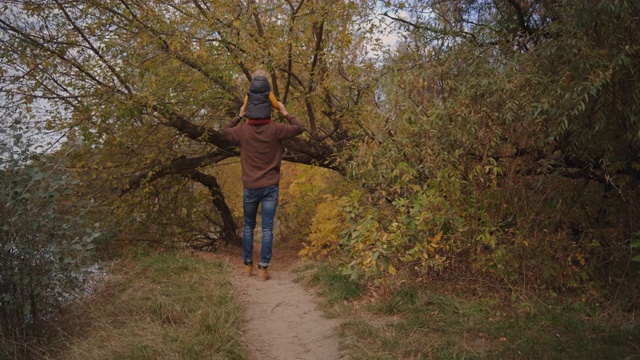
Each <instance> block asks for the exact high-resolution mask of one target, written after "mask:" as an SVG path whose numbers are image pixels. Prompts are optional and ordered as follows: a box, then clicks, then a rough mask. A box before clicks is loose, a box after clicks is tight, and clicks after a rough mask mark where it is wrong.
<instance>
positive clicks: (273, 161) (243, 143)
mask: <svg viewBox="0 0 640 360" xmlns="http://www.w3.org/2000/svg"><path fill="white" fill-rule="evenodd" d="M286 118H287V121H288V122H289V124H283V123H276V122H269V123H267V124H264V125H249V124H247V123H246V122H243V123H240V124H238V123H239V122H240V119H241V118H240V117H236V118H235V119H233V120H231V121H229V123H227V126H225V128H224V129H223V130H222V136H223V137H224V138H225V139H227V140H229V141H231V142H233V143H236V144H240V162H241V163H242V183H243V184H244V187H245V188H247V189H259V188H263V187H267V186H270V185H277V184H278V183H279V182H280V163H281V161H282V155H283V153H284V149H283V147H282V141H284V140H286V139H289V138H292V137H294V136H297V135H299V134H301V133H302V132H304V126H303V125H302V124H301V123H300V121H298V119H297V118H295V117H294V116H291V114H287V116H286Z"/></svg>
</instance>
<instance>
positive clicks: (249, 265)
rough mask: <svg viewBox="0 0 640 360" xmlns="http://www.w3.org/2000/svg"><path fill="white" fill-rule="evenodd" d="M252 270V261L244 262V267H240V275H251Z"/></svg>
mask: <svg viewBox="0 0 640 360" xmlns="http://www.w3.org/2000/svg"><path fill="white" fill-rule="evenodd" d="M252 272H253V263H252V262H245V263H244V267H243V268H242V275H244V276H246V277H249V276H251V273H252Z"/></svg>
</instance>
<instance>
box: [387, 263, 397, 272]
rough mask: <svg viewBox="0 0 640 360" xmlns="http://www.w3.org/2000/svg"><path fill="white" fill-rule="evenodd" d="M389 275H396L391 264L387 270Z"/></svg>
mask: <svg viewBox="0 0 640 360" xmlns="http://www.w3.org/2000/svg"><path fill="white" fill-rule="evenodd" d="M388 271H389V274H391V275H395V274H396V272H397V271H396V268H394V267H393V265H392V264H389V268H388Z"/></svg>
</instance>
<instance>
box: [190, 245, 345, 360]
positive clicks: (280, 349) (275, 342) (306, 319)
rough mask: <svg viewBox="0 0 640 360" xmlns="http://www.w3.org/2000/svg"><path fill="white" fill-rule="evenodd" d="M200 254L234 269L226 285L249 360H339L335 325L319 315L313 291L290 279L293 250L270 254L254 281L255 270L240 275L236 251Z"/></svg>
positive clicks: (337, 324) (240, 267)
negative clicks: (241, 312) (262, 275)
mask: <svg viewBox="0 0 640 360" xmlns="http://www.w3.org/2000/svg"><path fill="white" fill-rule="evenodd" d="M254 251H258V253H259V249H257V250H254ZM276 251H277V253H275V252H276ZM202 256H204V257H207V258H210V259H215V260H218V261H223V262H226V263H228V265H229V268H231V269H233V274H232V276H231V281H232V282H233V288H234V295H235V296H236V298H237V299H238V300H239V301H240V302H241V303H242V304H243V306H244V308H245V324H244V327H243V333H244V335H243V339H244V344H245V346H246V349H247V350H248V352H249V353H250V356H251V359H255V360H258V359H260V360H281V359H282V360H284V359H287V360H289V359H309V360H313V359H323V360H333V359H343V354H342V353H341V352H340V350H339V341H338V338H337V329H338V326H339V321H338V320H337V319H329V318H327V317H326V316H324V314H323V312H322V311H321V310H320V309H319V308H318V306H317V304H316V296H315V293H314V291H313V290H310V289H305V288H304V287H302V286H301V285H300V284H298V283H296V282H294V281H293V279H294V277H293V275H291V273H290V270H291V268H293V267H295V266H296V265H300V264H299V262H300V260H299V259H298V256H297V255H296V254H295V253H294V252H292V251H288V250H286V249H276V250H274V261H273V262H272V265H271V267H270V269H269V270H270V274H271V279H270V280H267V281H259V280H258V278H257V270H255V269H254V276H252V277H245V276H243V275H242V261H241V259H240V258H241V257H240V251H239V249H234V248H230V249H223V250H221V251H219V252H218V253H216V254H202Z"/></svg>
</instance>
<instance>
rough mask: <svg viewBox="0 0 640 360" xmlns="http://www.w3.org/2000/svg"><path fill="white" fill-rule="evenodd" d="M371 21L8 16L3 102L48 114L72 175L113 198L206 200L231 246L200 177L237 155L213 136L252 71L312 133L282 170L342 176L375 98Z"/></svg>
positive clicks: (293, 148)
mask: <svg viewBox="0 0 640 360" xmlns="http://www.w3.org/2000/svg"><path fill="white" fill-rule="evenodd" d="M370 11H371V7H370V6H369V5H368V4H367V2H364V1H361V2H355V1H344V0H334V1H304V0H303V1H288V0H287V1H278V2H267V1H233V2H228V1H202V0H192V1H155V2H129V1H126V0H122V1H115V0H113V1H69V0H55V1H30V2H27V3H24V4H23V5H21V6H16V5H4V6H3V8H2V10H1V14H2V15H1V17H0V27H1V29H2V32H3V35H2V39H3V41H2V43H1V45H0V46H2V50H1V54H2V55H1V56H2V57H3V59H2V60H3V63H4V64H6V65H5V67H4V71H5V75H6V83H7V86H5V87H4V90H5V92H6V94H7V96H9V97H12V98H16V97H22V98H24V99H25V100H26V101H27V102H28V101H35V99H46V100H48V101H49V102H50V103H51V110H52V116H51V119H50V121H49V124H48V128H49V129H53V130H56V131H59V132H66V133H67V138H68V139H69V140H74V139H81V141H82V143H83V144H84V153H85V154H86V155H87V157H86V158H84V159H82V158H78V162H79V166H80V167H82V169H83V170H85V171H88V172H93V175H91V177H94V178H96V179H97V178H99V179H101V180H102V181H105V183H104V184H105V186H106V188H107V189H110V193H111V194H113V193H114V189H120V193H121V194H125V195H127V196H132V195H129V194H131V193H132V192H133V190H139V189H140V188H142V187H149V186H152V184H154V183H155V182H156V181H158V180H162V181H163V182H164V185H163V186H166V188H174V189H177V188H179V187H180V186H181V185H180V184H184V181H188V182H190V183H197V184H200V185H202V186H204V187H205V188H206V189H208V192H209V194H210V196H211V202H212V204H213V205H214V207H215V219H213V218H211V217H209V218H203V219H202V220H203V221H212V222H213V223H214V224H213V226H216V224H217V229H218V233H219V235H217V236H214V237H211V236H209V239H212V240H211V241H210V242H209V245H215V240H213V239H214V238H218V237H220V238H222V239H235V238H237V236H236V235H235V232H236V231H235V229H236V227H235V224H234V222H233V217H232V214H231V211H230V210H229V207H228V206H227V204H226V202H225V200H224V194H223V193H222V192H221V190H220V187H219V185H218V182H217V181H216V178H215V176H213V175H212V173H211V172H209V171H208V170H207V169H208V167H210V166H212V165H214V164H217V163H219V162H220V161H222V160H225V159H227V158H229V157H233V156H237V155H238V150H237V149H235V148H234V147H232V146H231V145H230V144H228V143H227V142H225V141H224V140H223V139H222V138H221V136H220V132H219V130H220V128H221V127H222V126H223V125H224V124H225V123H226V121H227V120H228V119H230V118H232V117H233V116H235V114H237V111H238V109H239V107H240V104H241V100H242V97H243V92H244V91H245V89H246V87H247V85H248V81H249V80H250V79H251V72H252V70H253V69H255V68H258V67H263V68H265V69H266V70H268V71H269V73H270V74H271V82H272V87H273V90H274V93H275V94H276V96H277V97H278V98H279V99H280V100H281V101H282V102H283V103H285V104H286V105H287V106H288V107H289V108H291V110H292V112H293V113H294V114H300V116H301V117H303V118H306V121H307V122H308V132H307V136H305V137H302V138H296V139H292V140H289V141H288V142H287V143H286V147H287V152H286V155H285V160H288V161H292V162H297V163H302V164H313V165H317V166H321V167H326V168H329V169H333V170H336V171H339V172H343V171H344V170H343V168H342V164H341V163H340V162H338V161H337V159H338V158H337V155H336V154H339V153H340V152H341V150H342V148H343V147H344V145H345V141H346V140H347V139H349V137H350V136H351V134H350V133H351V132H352V126H353V125H352V124H353V123H355V122H356V121H355V120H357V119H358V117H359V116H360V115H359V114H358V108H359V104H360V103H361V102H362V99H363V97H364V95H365V94H366V93H367V92H370V91H372V84H373V80H372V77H371V76H370V74H371V69H372V66H373V65H372V64H371V62H370V61H369V60H367V59H366V58H365V56H366V54H365V52H364V51H365V47H364V46H365V41H366V39H367V36H368V34H369V32H370V31H371V28H370V27H368V25H367V19H368V16H369V14H370ZM354 24H355V25H354ZM185 189H186V188H185ZM141 193H142V192H141V191H136V192H135V194H137V195H133V196H139V194H141ZM156 211H157V209H156ZM165 211H166V212H167V216H168V217H171V213H173V212H175V211H176V209H175V208H174V209H170V208H167V209H165Z"/></svg>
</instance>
